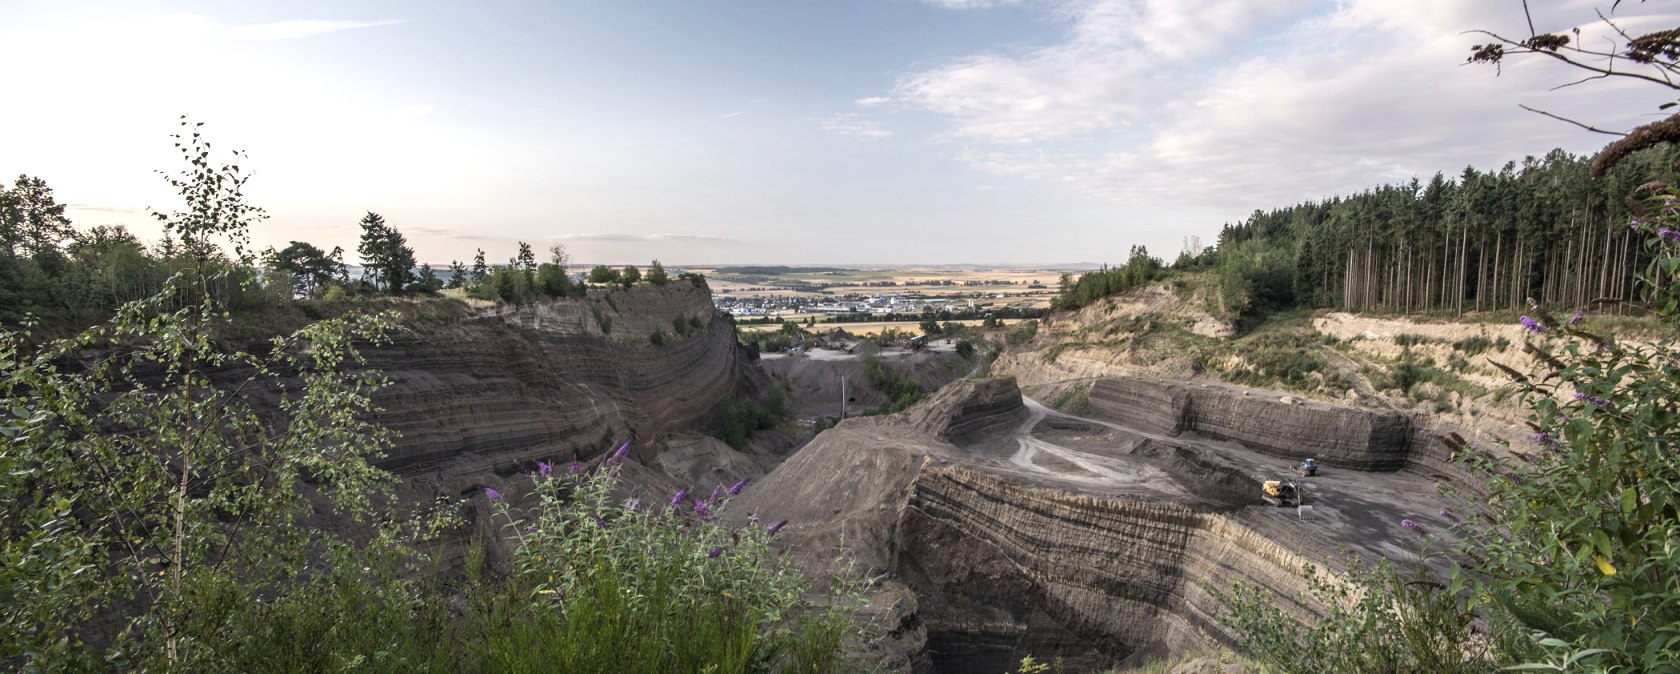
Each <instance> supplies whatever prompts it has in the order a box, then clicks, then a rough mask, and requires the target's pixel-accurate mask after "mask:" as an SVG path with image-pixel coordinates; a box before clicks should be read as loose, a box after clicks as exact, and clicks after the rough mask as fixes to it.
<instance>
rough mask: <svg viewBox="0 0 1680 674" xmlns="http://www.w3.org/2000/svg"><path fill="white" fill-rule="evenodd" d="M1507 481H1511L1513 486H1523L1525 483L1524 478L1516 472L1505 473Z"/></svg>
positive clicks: (1507, 471) (1508, 471)
mask: <svg viewBox="0 0 1680 674" xmlns="http://www.w3.org/2000/svg"><path fill="white" fill-rule="evenodd" d="M1505 479H1507V480H1510V481H1511V484H1522V483H1523V478H1522V476H1521V475H1518V474H1517V472H1516V471H1514V470H1506V471H1505Z"/></svg>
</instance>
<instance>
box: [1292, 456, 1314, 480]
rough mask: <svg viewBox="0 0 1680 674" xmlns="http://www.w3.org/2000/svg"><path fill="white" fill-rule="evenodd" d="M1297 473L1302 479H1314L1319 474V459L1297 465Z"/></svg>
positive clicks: (1308, 460)
mask: <svg viewBox="0 0 1680 674" xmlns="http://www.w3.org/2000/svg"><path fill="white" fill-rule="evenodd" d="M1295 472H1297V473H1300V474H1301V477H1312V476H1314V475H1317V474H1318V459H1307V460H1306V461H1302V462H1300V463H1298V464H1296V465H1295Z"/></svg>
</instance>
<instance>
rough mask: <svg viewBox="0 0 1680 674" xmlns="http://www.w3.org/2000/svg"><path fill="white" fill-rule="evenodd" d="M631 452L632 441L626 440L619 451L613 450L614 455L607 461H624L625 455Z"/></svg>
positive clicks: (619, 447)
mask: <svg viewBox="0 0 1680 674" xmlns="http://www.w3.org/2000/svg"><path fill="white" fill-rule="evenodd" d="M629 453H630V441H629V440H625V441H624V444H622V445H619V446H618V451H616V452H613V455H612V456H611V457H608V458H607V463H618V462H620V461H623V460H624V455H625V454H629Z"/></svg>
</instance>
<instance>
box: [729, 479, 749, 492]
mask: <svg viewBox="0 0 1680 674" xmlns="http://www.w3.org/2000/svg"><path fill="white" fill-rule="evenodd" d="M750 479H752V478H750V477H743V478H741V481H740V482H736V483H735V486H733V487H730V488H729V495H730V496H739V495H740V494H741V490H742V489H744V488H746V486H747V480H750Z"/></svg>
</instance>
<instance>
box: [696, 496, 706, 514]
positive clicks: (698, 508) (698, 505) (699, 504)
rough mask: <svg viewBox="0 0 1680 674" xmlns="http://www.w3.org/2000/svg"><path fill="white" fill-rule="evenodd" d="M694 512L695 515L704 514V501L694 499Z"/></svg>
mask: <svg viewBox="0 0 1680 674" xmlns="http://www.w3.org/2000/svg"><path fill="white" fill-rule="evenodd" d="M694 512H697V513H703V512H706V502H705V501H704V500H701V499H694Z"/></svg>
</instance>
